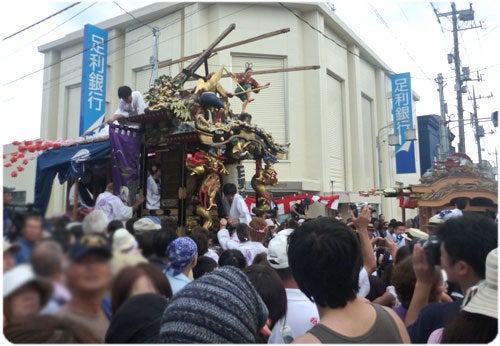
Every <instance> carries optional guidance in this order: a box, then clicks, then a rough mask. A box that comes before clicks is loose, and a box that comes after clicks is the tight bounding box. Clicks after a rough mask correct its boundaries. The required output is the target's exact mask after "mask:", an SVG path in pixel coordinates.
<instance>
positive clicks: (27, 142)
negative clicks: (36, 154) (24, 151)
mask: <svg viewBox="0 0 500 346" xmlns="http://www.w3.org/2000/svg"><path fill="white" fill-rule="evenodd" d="M24 144H25V145H32V144H33V141H24Z"/></svg>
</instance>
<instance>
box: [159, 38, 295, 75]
mask: <svg viewBox="0 0 500 346" xmlns="http://www.w3.org/2000/svg"><path fill="white" fill-rule="evenodd" d="M289 31H290V29H289V28H286V29H281V30H276V31H272V32H269V33H267V34H262V35H259V36H255V37H252V38H248V39H246V40H242V41H238V42H234V43H230V44H227V45H225V46H220V47H219V48H214V49H212V54H213V53H216V52H219V51H221V50H224V49H228V48H233V47H236V46H241V45H242V44H247V43H251V42H255V41H258V40H262V39H264V38H268V37H272V36H276V35H281V34H285V33H287V32H289ZM201 54H203V52H202V53H196V54H193V55H189V56H185V57H183V58H179V59H175V60H172V61H161V62H159V63H158V68H163V67H167V66H171V65H174V64H177V63H180V62H183V61H186V60H191V59H194V58H197V57H199V56H200V55H201ZM211 56H213V55H211Z"/></svg>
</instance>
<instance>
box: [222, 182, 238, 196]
mask: <svg viewBox="0 0 500 346" xmlns="http://www.w3.org/2000/svg"><path fill="white" fill-rule="evenodd" d="M237 191H238V190H237V189H236V185H234V184H233V183H227V184H224V186H223V187H222V192H224V195H226V196H234V195H235V194H236V192H237Z"/></svg>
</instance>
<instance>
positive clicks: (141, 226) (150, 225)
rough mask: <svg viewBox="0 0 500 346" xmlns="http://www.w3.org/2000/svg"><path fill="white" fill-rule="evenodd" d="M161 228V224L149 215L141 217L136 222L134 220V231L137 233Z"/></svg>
mask: <svg viewBox="0 0 500 346" xmlns="http://www.w3.org/2000/svg"><path fill="white" fill-rule="evenodd" d="M159 229H161V225H160V224H159V223H156V222H154V221H153V219H151V218H149V217H142V218H140V219H139V220H137V221H136V222H134V231H135V232H137V233H140V232H143V231H157V230H159Z"/></svg>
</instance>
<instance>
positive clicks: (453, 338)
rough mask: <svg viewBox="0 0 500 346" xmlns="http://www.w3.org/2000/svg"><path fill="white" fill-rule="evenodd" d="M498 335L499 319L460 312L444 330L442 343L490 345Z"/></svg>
mask: <svg viewBox="0 0 500 346" xmlns="http://www.w3.org/2000/svg"><path fill="white" fill-rule="evenodd" d="M497 334H498V319H496V318H493V317H489V316H485V315H480V314H473V313H470V312H467V311H460V313H459V314H458V315H456V317H455V318H454V319H453V320H451V321H450V322H449V323H448V324H447V325H446V326H445V327H444V329H443V336H442V338H441V343H450V344H462V343H466V344H488V343H490V342H492V341H493V340H495V338H496V337H497Z"/></svg>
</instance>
